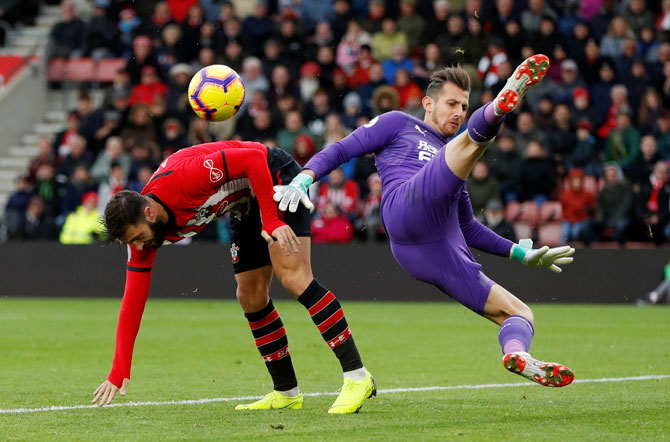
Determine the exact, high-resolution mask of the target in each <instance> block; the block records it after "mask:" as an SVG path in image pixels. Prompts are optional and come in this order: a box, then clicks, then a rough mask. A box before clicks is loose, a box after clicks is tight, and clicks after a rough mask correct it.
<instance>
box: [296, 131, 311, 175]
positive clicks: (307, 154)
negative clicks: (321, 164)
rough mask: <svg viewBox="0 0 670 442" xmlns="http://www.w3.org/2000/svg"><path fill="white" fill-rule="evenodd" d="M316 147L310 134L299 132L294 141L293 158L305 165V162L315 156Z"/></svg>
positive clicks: (302, 165)
mask: <svg viewBox="0 0 670 442" xmlns="http://www.w3.org/2000/svg"><path fill="white" fill-rule="evenodd" d="M315 153H316V149H315V147H314V141H313V140H312V138H311V137H310V136H309V135H308V134H298V135H297V136H296V137H295V141H294V142H293V151H292V154H291V155H292V156H293V159H294V160H295V161H296V163H298V164H299V165H300V167H305V164H307V162H308V161H309V160H310V158H312V157H313V156H314V154H315Z"/></svg>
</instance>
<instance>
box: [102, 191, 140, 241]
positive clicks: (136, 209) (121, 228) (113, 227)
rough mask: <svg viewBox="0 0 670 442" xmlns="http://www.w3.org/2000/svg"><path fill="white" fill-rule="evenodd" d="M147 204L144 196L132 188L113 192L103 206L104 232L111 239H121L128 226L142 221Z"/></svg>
mask: <svg viewBox="0 0 670 442" xmlns="http://www.w3.org/2000/svg"><path fill="white" fill-rule="evenodd" d="M148 204H149V202H148V201H147V199H146V197H145V196H143V195H140V194H139V193H137V192H134V191H132V190H122V191H120V192H118V193H117V194H115V195H114V196H113V197H112V198H111V199H110V200H109V202H108V203H107V206H106V207H105V214H104V215H103V217H104V223H105V233H107V235H109V237H110V238H111V239H117V240H118V239H121V237H122V236H123V235H124V234H125V233H126V229H128V226H132V225H133V224H137V223H139V222H141V221H144V208H145V207H146V206H147V205H148Z"/></svg>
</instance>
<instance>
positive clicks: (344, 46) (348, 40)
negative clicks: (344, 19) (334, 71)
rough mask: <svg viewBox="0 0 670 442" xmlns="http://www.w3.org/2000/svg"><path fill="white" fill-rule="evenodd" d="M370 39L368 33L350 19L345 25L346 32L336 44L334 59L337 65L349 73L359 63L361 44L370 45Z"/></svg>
mask: <svg viewBox="0 0 670 442" xmlns="http://www.w3.org/2000/svg"><path fill="white" fill-rule="evenodd" d="M371 42H372V39H371V38H370V34H368V33H367V32H365V31H364V30H363V28H362V27H361V25H360V23H358V22H357V21H350V22H349V24H348V26H347V33H346V34H345V35H344V37H342V40H341V41H340V43H339V44H338V45H337V55H336V57H335V60H336V62H337V65H338V66H339V67H341V68H342V69H344V70H345V72H347V73H348V74H351V73H352V72H353V70H354V68H355V67H356V65H357V64H358V63H359V55H360V53H361V47H362V46H363V45H368V46H369V45H370V43H371Z"/></svg>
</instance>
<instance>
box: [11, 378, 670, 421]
mask: <svg viewBox="0 0 670 442" xmlns="http://www.w3.org/2000/svg"><path fill="white" fill-rule="evenodd" d="M669 378H670V375H668V374H661V375H651V376H629V377H623V378H599V379H577V380H575V381H573V384H592V383H602V382H626V381H650V380H655V379H669ZM532 386H539V384H534V383H531V382H517V383H513V384H475V385H450V386H434V387H416V388H389V389H383V390H378V393H380V394H387V393H412V392H420V391H442V390H479V389H483V388H507V387H532ZM337 394H338V393H337V392H330V393H305V394H304V396H336V395H337ZM262 397H263V396H240V397H219V398H208V399H186V400H179V401H160V402H159V401H145V402H123V403H116V404H110V405H106V406H105V407H104V408H107V407H142V406H155V405H202V404H210V403H214V402H232V401H246V400H253V399H260V398H262ZM89 408H99V407H98V406H97V405H52V406H51V407H43V408H5V409H1V408H0V414H9V413H14V414H19V413H36V412H39V411H66V410H81V409H89Z"/></svg>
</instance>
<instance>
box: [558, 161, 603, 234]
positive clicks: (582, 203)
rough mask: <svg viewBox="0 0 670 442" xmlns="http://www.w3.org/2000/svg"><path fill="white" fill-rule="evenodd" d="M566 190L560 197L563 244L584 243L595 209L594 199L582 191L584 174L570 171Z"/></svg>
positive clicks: (578, 171)
mask: <svg viewBox="0 0 670 442" xmlns="http://www.w3.org/2000/svg"><path fill="white" fill-rule="evenodd" d="M567 180H568V188H567V189H565V190H563V191H562V192H561V195H560V201H561V209H562V213H563V234H562V237H561V240H562V241H563V243H566V242H568V241H585V240H586V239H587V232H588V231H589V230H590V226H589V224H590V220H591V216H592V214H593V211H594V208H595V198H594V195H593V194H592V193H590V192H587V191H586V190H584V172H583V171H582V170H581V169H572V170H571V171H570V173H569V174H568V177H567Z"/></svg>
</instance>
